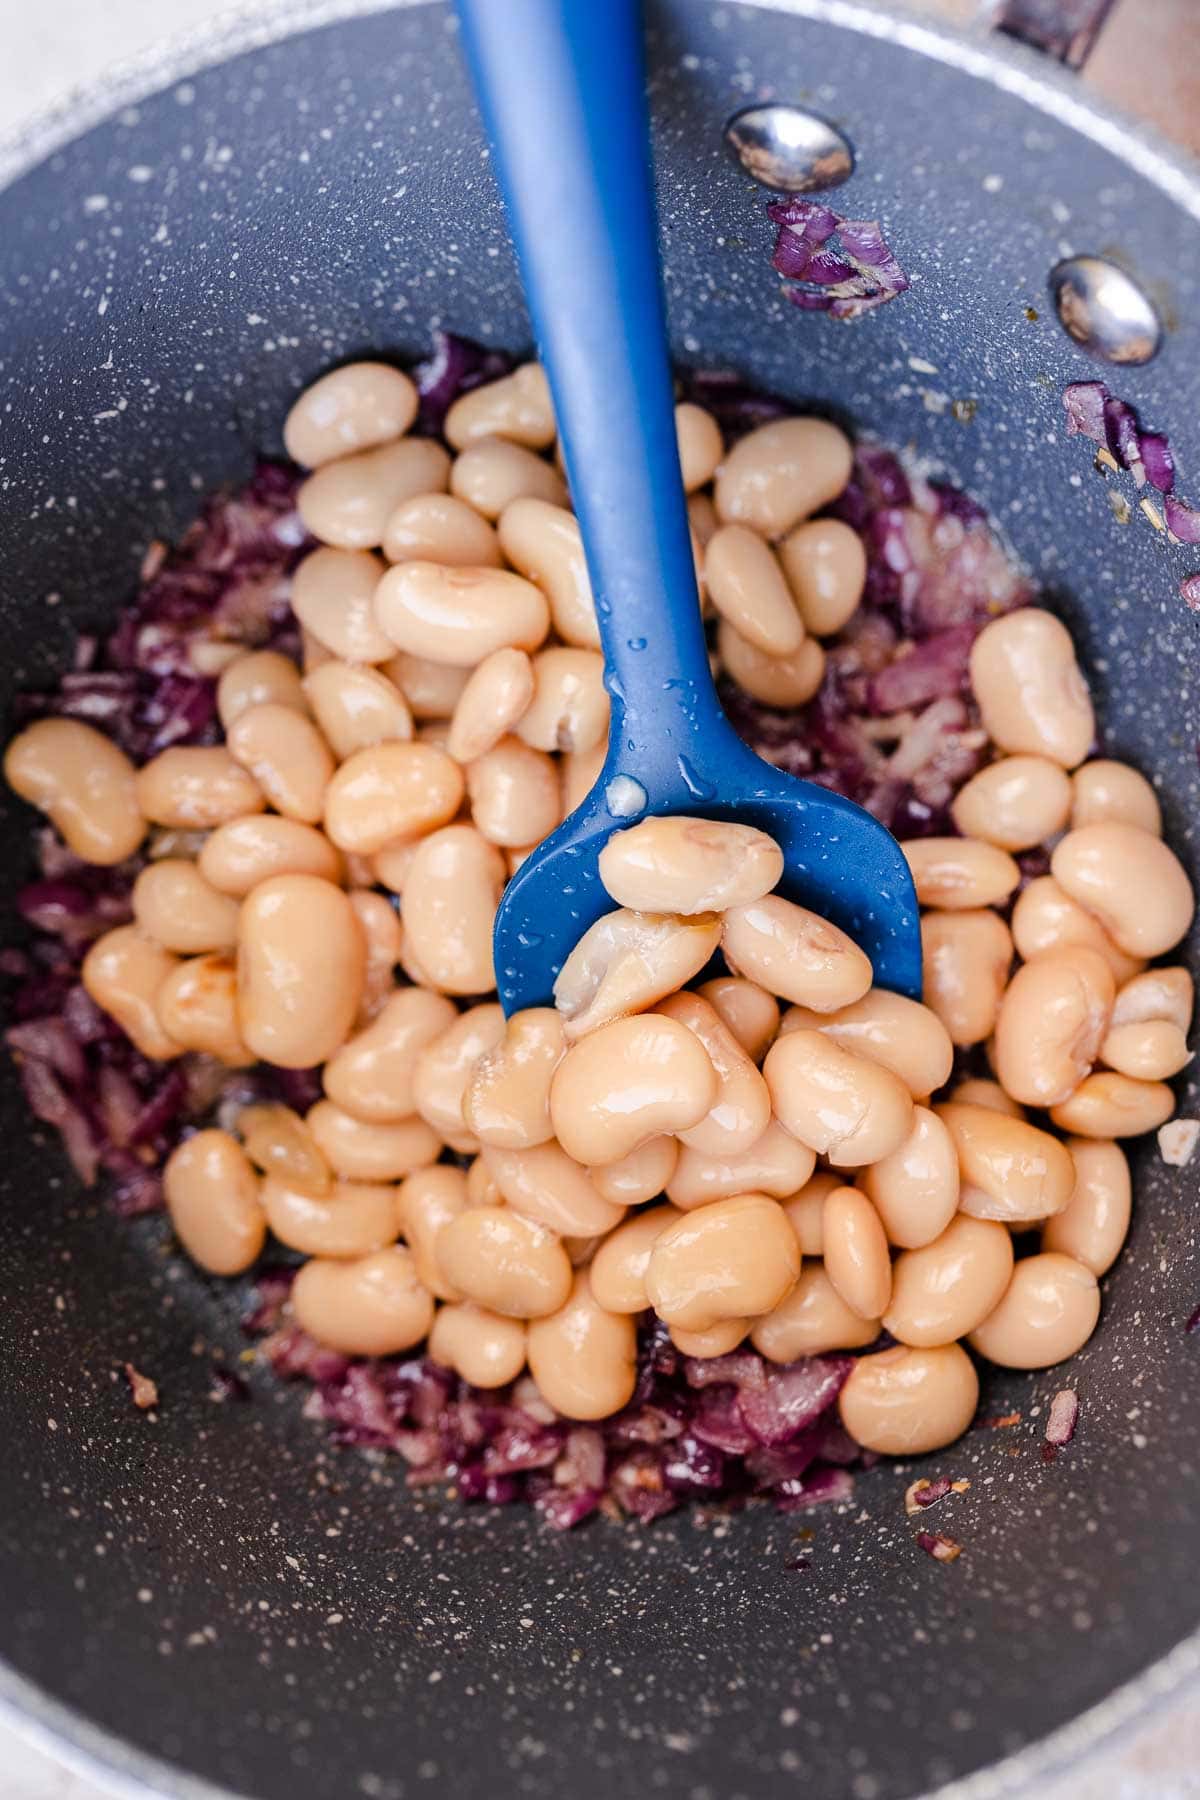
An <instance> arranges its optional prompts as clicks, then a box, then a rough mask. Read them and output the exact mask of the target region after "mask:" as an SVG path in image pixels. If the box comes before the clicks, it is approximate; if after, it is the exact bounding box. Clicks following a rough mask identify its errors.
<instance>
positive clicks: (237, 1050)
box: [154, 956, 256, 1069]
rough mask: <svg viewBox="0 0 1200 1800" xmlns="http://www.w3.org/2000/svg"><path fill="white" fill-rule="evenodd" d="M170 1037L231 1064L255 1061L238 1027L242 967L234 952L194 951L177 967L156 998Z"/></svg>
mask: <svg viewBox="0 0 1200 1800" xmlns="http://www.w3.org/2000/svg"><path fill="white" fill-rule="evenodd" d="M154 1005H155V1010H156V1011H157V1013H158V1022H159V1025H160V1026H161V1027H162V1029H163V1031H164V1032H165V1033H166V1035H167V1037H168V1039H169V1040H170V1041H171V1042H172V1043H173V1044H175V1045H176V1046H177V1047H182V1048H183V1049H185V1050H200V1051H203V1052H204V1054H205V1055H206V1056H215V1057H216V1058H217V1060H218V1061H219V1062H223V1063H226V1064H228V1066H229V1067H230V1068H234V1069H244V1068H247V1067H248V1066H249V1065H250V1064H251V1063H252V1062H254V1061H255V1060H256V1058H255V1055H254V1053H253V1051H252V1050H251V1049H250V1048H249V1047H248V1045H247V1044H246V1043H245V1042H244V1041H243V1039H242V1035H241V1032H240V1029H239V1026H238V1005H237V971H236V968H235V966H234V962H233V958H232V957H230V956H194V957H190V958H189V959H188V961H187V962H182V963H180V964H179V965H178V966H177V967H176V968H174V969H172V970H171V972H170V974H169V975H167V977H166V979H165V980H164V981H163V982H162V983H161V985H160V987H159V989H158V992H157V994H156V995H155V999H154Z"/></svg>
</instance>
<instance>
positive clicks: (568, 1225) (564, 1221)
mask: <svg viewBox="0 0 1200 1800" xmlns="http://www.w3.org/2000/svg"><path fill="white" fill-rule="evenodd" d="M483 1160H484V1164H485V1166H486V1168H487V1171H488V1174H489V1175H490V1176H491V1178H492V1180H493V1181H494V1182H495V1184H496V1186H497V1188H498V1189H499V1190H500V1194H501V1196H502V1197H503V1199H504V1200H505V1201H506V1202H507V1203H508V1205H509V1206H510V1207H511V1208H512V1209H513V1211H514V1212H519V1213H521V1214H522V1215H523V1216H524V1217H525V1218H528V1219H533V1220H535V1221H536V1222H537V1223H538V1224H539V1225H545V1226H547V1227H548V1228H549V1230H551V1231H553V1232H556V1233H557V1234H558V1236H559V1237H564V1238H591V1237H598V1236H600V1235H601V1234H602V1233H604V1232H606V1231H611V1230H612V1229H613V1228H614V1226H617V1225H619V1224H620V1223H621V1220H622V1219H623V1218H624V1216H625V1214H624V1208H623V1207H621V1206H616V1205H614V1204H613V1202H612V1201H611V1200H605V1199H604V1198H603V1196H602V1195H601V1194H599V1193H598V1192H597V1190H596V1188H595V1187H594V1186H593V1184H592V1182H591V1179H590V1177H589V1175H588V1172H587V1170H586V1169H585V1168H583V1167H582V1166H581V1165H580V1164H579V1163H577V1162H575V1161H574V1160H573V1159H572V1158H571V1157H570V1156H569V1155H568V1154H567V1152H566V1151H565V1150H564V1149H563V1148H562V1147H561V1146H560V1145H559V1144H537V1145H535V1146H534V1147H533V1149H531V1150H498V1149H496V1148H495V1147H494V1146H493V1145H490V1144H485V1145H484V1149H483Z"/></svg>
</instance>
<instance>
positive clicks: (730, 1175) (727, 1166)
mask: <svg viewBox="0 0 1200 1800" xmlns="http://www.w3.org/2000/svg"><path fill="white" fill-rule="evenodd" d="M815 1162H816V1157H815V1156H814V1155H813V1153H812V1151H811V1150H810V1149H809V1148H808V1146H807V1144H802V1143H801V1142H800V1141H799V1139H798V1138H795V1137H793V1136H792V1135H791V1133H790V1132H787V1131H785V1130H784V1129H783V1127H782V1125H780V1124H779V1122H778V1121H777V1120H775V1119H772V1121H771V1123H770V1124H769V1125H768V1126H767V1129H766V1130H765V1131H764V1132H763V1134H762V1136H761V1137H760V1138H759V1140H758V1142H757V1143H756V1144H752V1145H751V1146H750V1148H749V1150H743V1151H741V1152H740V1153H739V1154H738V1155H737V1156H705V1155H704V1154H703V1153H702V1152H701V1151H699V1150H692V1149H690V1148H688V1147H687V1146H686V1145H685V1146H684V1147H683V1148H682V1149H681V1150H680V1152H679V1160H678V1162H677V1163H676V1165H675V1170H674V1173H673V1174H672V1176H671V1178H670V1180H669V1181H668V1182H667V1187H666V1193H667V1198H668V1200H670V1201H671V1203H672V1205H674V1206H677V1207H679V1208H680V1210H681V1211H684V1212H688V1211H691V1209H692V1208H693V1207H697V1206H706V1205H707V1204H708V1203H709V1201H711V1200H725V1199H728V1198H729V1197H730V1196H731V1195H734V1194H745V1193H751V1192H754V1193H763V1194H771V1195H773V1196H774V1197H775V1198H776V1199H779V1200H784V1199H786V1198H787V1197H788V1195H790V1194H794V1193H795V1192H796V1191H797V1189H798V1188H801V1187H803V1186H804V1183H805V1182H806V1181H807V1180H808V1178H809V1176H810V1175H811V1174H812V1172H813V1165H814V1164H815Z"/></svg>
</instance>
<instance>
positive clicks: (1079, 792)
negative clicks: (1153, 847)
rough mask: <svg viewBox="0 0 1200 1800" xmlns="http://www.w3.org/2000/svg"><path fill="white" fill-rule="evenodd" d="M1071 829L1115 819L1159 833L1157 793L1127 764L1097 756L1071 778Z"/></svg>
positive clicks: (1160, 830)
mask: <svg viewBox="0 0 1200 1800" xmlns="http://www.w3.org/2000/svg"><path fill="white" fill-rule="evenodd" d="M1071 790H1072V795H1071V828H1072V830H1078V828H1079V827H1080V826H1081V825H1099V824H1102V823H1108V822H1109V821H1116V822H1118V823H1120V824H1122V825H1136V826H1138V827H1139V828H1140V829H1141V830H1142V831H1148V832H1149V833H1150V834H1151V836H1152V837H1161V836H1162V812H1161V811H1160V809H1159V804H1158V796H1157V794H1156V793H1155V792H1154V789H1153V788H1152V787H1151V785H1150V783H1149V782H1148V781H1147V780H1146V777H1145V776H1144V775H1142V774H1140V773H1139V772H1138V770H1137V769H1131V768H1130V766H1129V764H1128V763H1123V762H1110V761H1108V759H1107V758H1104V757H1097V758H1096V759H1095V760H1094V761H1092V762H1085V763H1081V764H1080V766H1079V767H1078V768H1077V769H1076V771H1075V773H1074V774H1073V775H1072V777H1071Z"/></svg>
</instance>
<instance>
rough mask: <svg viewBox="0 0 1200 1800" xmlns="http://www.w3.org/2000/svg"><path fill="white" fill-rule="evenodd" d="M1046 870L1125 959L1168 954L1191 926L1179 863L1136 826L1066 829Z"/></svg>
mask: <svg viewBox="0 0 1200 1800" xmlns="http://www.w3.org/2000/svg"><path fill="white" fill-rule="evenodd" d="M1050 872H1051V874H1052V875H1053V877H1054V879H1055V880H1056V881H1057V882H1058V884H1059V886H1060V887H1061V888H1062V889H1063V890H1064V892H1065V893H1067V894H1068V895H1069V896H1070V897H1071V899H1072V900H1076V901H1078V903H1079V905H1080V906H1084V907H1086V908H1087V910H1088V911H1089V912H1090V913H1094V914H1095V916H1096V917H1097V918H1098V919H1099V921H1100V923H1101V925H1102V926H1103V927H1104V929H1105V931H1106V932H1107V933H1108V935H1109V937H1110V938H1111V939H1112V940H1113V942H1114V944H1116V946H1117V948H1118V949H1120V950H1124V951H1125V953H1126V955H1128V956H1161V955H1162V953H1163V952H1164V951H1165V950H1173V949H1174V948H1175V945H1176V944H1177V943H1178V942H1179V941H1180V939H1181V938H1182V937H1183V936H1184V934H1185V933H1186V931H1187V928H1188V926H1189V925H1190V924H1191V922H1192V915H1193V913H1194V911H1195V904H1196V903H1195V897H1194V895H1193V893H1192V884H1191V882H1190V881H1189V880H1188V878H1187V874H1186V872H1185V870H1184V868H1183V865H1182V863H1181V862H1180V861H1179V858H1178V857H1177V856H1176V855H1175V852H1174V851H1173V850H1169V849H1168V848H1167V846H1166V845H1165V844H1164V843H1163V842H1162V840H1161V838H1157V837H1154V836H1153V835H1152V834H1151V833H1150V832H1148V831H1143V830H1141V828H1140V827H1139V826H1137V825H1126V824H1123V823H1122V822H1120V821H1119V820H1109V821H1106V822H1104V823H1101V824H1098V825H1081V826H1080V827H1079V829H1078V830H1077V831H1069V832H1068V833H1067V835H1066V837H1065V838H1063V839H1062V840H1061V841H1060V842H1059V844H1058V845H1057V847H1056V848H1055V851H1054V854H1053V856H1052V857H1051V858H1050Z"/></svg>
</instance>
